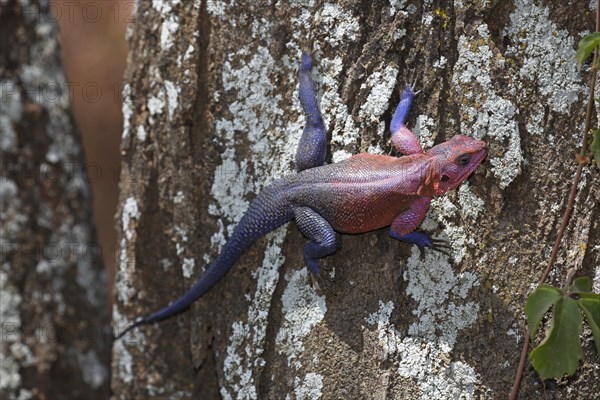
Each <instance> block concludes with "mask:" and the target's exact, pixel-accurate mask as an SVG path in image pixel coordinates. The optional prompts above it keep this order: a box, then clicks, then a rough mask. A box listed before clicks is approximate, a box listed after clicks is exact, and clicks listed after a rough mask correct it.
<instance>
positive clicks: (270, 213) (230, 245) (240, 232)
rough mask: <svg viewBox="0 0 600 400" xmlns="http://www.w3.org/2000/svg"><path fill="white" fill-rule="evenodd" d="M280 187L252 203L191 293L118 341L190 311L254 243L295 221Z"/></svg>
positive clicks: (131, 327)
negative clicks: (141, 329)
mask: <svg viewBox="0 0 600 400" xmlns="http://www.w3.org/2000/svg"><path fill="white" fill-rule="evenodd" d="M278 186H279V185H273V186H270V187H267V188H266V189H265V190H264V191H263V192H262V193H260V195H259V196H258V197H257V198H256V199H255V200H254V201H253V202H252V203H251V204H250V207H249V208H248V211H246V213H245V214H244V216H243V217H242V219H241V220H240V222H239V224H238V225H237V226H236V228H235V230H234V232H233V235H232V236H231V238H230V239H229V240H228V241H227V243H226V244H225V246H223V249H222V250H221V253H220V254H219V256H218V257H217V258H216V259H215V260H214V261H213V262H212V263H211V264H210V266H209V267H208V269H207V270H206V272H205V273H204V274H203V275H202V276H201V277H200V279H198V281H197V282H196V283H195V284H194V286H192V288H191V289H190V290H188V291H187V293H185V294H184V295H183V296H181V297H180V298H179V299H177V300H175V302H173V303H172V304H170V305H168V306H167V307H165V308H163V309H161V310H159V311H157V312H155V313H154V314H151V315H149V316H147V317H144V318H142V319H140V320H138V321H137V322H135V323H134V324H133V325H131V326H129V327H128V328H127V329H125V330H124V331H123V332H121V333H120V334H119V335H118V336H117V337H116V339H115V340H118V339H120V338H121V337H123V336H124V335H125V334H126V333H127V332H129V331H130V330H132V329H134V328H136V327H138V326H140V325H146V324H150V323H153V322H156V321H160V320H163V319H166V318H169V317H171V316H173V315H175V314H177V313H179V312H181V311H183V310H185V309H186V308H188V307H189V306H190V305H191V304H192V303H193V302H194V301H196V300H197V299H198V298H199V297H200V296H202V295H203V294H205V293H206V292H207V291H208V290H209V289H210V288H212V287H213V286H214V285H215V284H216V283H217V282H218V281H219V280H220V279H221V278H222V277H223V276H224V275H225V274H226V273H227V272H228V271H229V270H230V269H231V267H233V265H234V264H235V262H236V261H237V260H238V258H240V256H241V255H242V254H243V253H244V252H245V251H246V250H247V249H248V247H250V245H252V243H254V242H255V241H256V240H257V239H258V238H260V237H261V236H263V235H265V234H267V233H269V232H270V231H272V230H274V229H275V228H277V227H279V226H281V225H283V224H285V223H286V222H288V221H291V220H292V218H293V211H292V208H291V207H290V206H289V204H288V203H287V201H286V200H285V195H284V194H283V193H282V192H281V191H280V190H278Z"/></svg>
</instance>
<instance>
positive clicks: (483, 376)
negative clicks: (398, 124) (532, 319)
mask: <svg viewBox="0 0 600 400" xmlns="http://www.w3.org/2000/svg"><path fill="white" fill-rule="evenodd" d="M413 3H414V4H412V3H410V4H409V3H408V2H405V1H390V2H387V1H375V2H362V1H343V2H341V5H335V4H332V3H326V4H322V3H320V2H296V1H293V2H289V3H287V2H285V4H282V3H280V2H279V3H270V2H258V3H256V2H245V3H244V4H232V3H231V4H230V3H228V2H222V1H212V0H211V1H195V2H179V1H165V2H158V3H157V2H152V3H151V2H140V3H139V8H138V10H137V13H136V20H135V22H134V24H133V25H132V26H131V31H130V35H129V43H130V48H131V53H130V59H129V67H128V72H127V74H126V82H128V84H127V85H126V87H125V90H124V95H125V96H124V106H123V110H124V116H125V127H124V132H123V144H122V151H123V155H124V162H123V169H122V173H121V197H120V219H119V222H120V225H119V230H120V242H119V243H120V258H119V260H120V265H119V268H118V276H117V293H116V296H117V307H116V310H115V312H114V317H115V320H114V325H115V329H116V330H121V329H123V328H124V327H125V326H126V325H127V324H129V323H131V322H132V321H134V320H135V318H136V317H137V316H142V315H148V314H149V313H151V312H153V311H156V310H157V309H159V308H162V307H163V306H165V305H167V304H168V303H169V301H172V300H173V299H175V298H176V297H178V296H179V295H181V294H182V293H183V292H184V291H185V290H186V289H188V288H189V287H190V286H191V285H192V284H193V283H194V282H195V280H196V279H197V278H198V277H199V276H200V275H201V274H202V271H203V270H204V268H205V266H206V265H207V264H208V262H209V261H210V260H212V259H214V258H215V256H216V255H217V254H218V252H219V250H220V248H221V246H222V245H223V243H225V241H226V239H227V238H228V237H229V236H230V234H231V232H232V230H233V228H234V226H235V224H236V223H237V222H238V221H239V219H240V217H241V216H242V215H243V213H244V211H245V209H246V208H247V206H248V204H249V202H250V201H251V200H252V199H253V198H254V196H256V194H257V193H259V192H260V191H261V189H262V188H263V187H264V186H265V185H266V184H268V183H269V182H270V181H272V180H273V179H275V178H277V177H281V176H283V175H285V174H288V173H292V171H293V169H294V166H293V160H294V154H295V151H296V146H297V143H298V140H299V137H300V135H301V132H302V129H303V124H304V121H305V118H304V116H303V114H302V112H301V108H300V104H299V101H298V98H297V90H298V80H297V68H298V63H299V60H300V52H301V49H303V48H306V47H309V46H311V47H312V50H313V55H314V59H315V68H314V70H313V75H314V77H315V79H316V82H317V83H316V84H317V87H318V88H319V90H320V92H319V101H320V106H321V110H322V113H323V115H324V118H325V124H326V127H327V129H328V131H329V134H330V142H329V143H330V154H329V156H328V160H329V161H330V162H336V161H339V160H341V159H343V158H346V157H348V156H350V155H351V154H354V153H358V152H366V151H368V152H373V153H389V152H390V151H391V148H392V147H391V144H390V140H389V139H390V138H389V134H388V132H387V129H388V127H389V121H390V119H391V116H392V112H393V110H394V108H395V106H396V104H397V102H398V101H399V95H400V92H401V90H402V89H403V88H404V86H405V85H406V84H407V83H409V82H412V81H413V80H414V79H415V77H417V80H416V82H417V88H418V89H421V92H420V94H418V96H417V97H416V100H415V104H414V105H413V111H412V112H411V115H410V117H409V121H408V124H409V126H410V127H412V128H413V130H414V131H415V132H416V133H418V135H419V136H420V139H421V141H422V143H423V145H424V147H426V148H428V147H430V146H432V145H433V144H434V143H440V142H443V141H445V140H447V139H449V138H450V137H452V136H454V135H456V134H459V133H460V134H465V135H470V136H474V137H477V138H481V139H483V140H485V141H486V142H487V143H488V145H489V155H488V158H487V161H486V162H485V164H484V165H483V166H482V167H480V168H479V169H478V170H477V172H476V173H475V174H474V176H473V177H472V178H471V179H470V180H469V182H468V183H465V184H463V185H462V186H461V187H460V188H459V190H457V191H455V192H453V193H450V194H448V195H446V196H443V197H440V198H436V199H434V201H433V204H432V207H431V210H430V212H429V214H428V216H427V218H426V221H425V222H424V223H423V225H422V227H421V228H422V229H424V230H426V231H428V232H430V233H432V235H433V236H435V237H440V238H445V239H448V240H449V243H450V244H451V245H452V251H451V257H447V256H445V255H440V254H438V253H435V252H432V251H428V252H426V253H425V256H424V258H421V257H420V254H419V251H418V249H417V248H415V247H414V246H409V245H406V244H402V243H399V242H396V241H394V240H392V239H390V238H389V236H388V232H387V230H385V229H384V230H380V231H376V232H372V233H368V234H364V235H355V236H353V235H340V236H339V237H338V240H339V242H338V244H339V247H338V251H337V252H336V254H334V255H333V256H330V257H328V258H327V259H325V260H323V261H322V262H321V265H322V266H323V268H324V269H325V270H328V271H329V272H328V273H326V276H332V277H333V282H332V283H331V286H332V288H331V291H324V292H323V293H320V292H317V291H315V290H313V289H312V287H311V286H310V285H309V282H308V278H307V272H306V268H305V267H304V266H303V260H302V246H303V245H304V243H305V239H304V238H303V237H302V235H301V234H300V233H299V232H298V231H297V229H296V228H295V226H294V224H293V223H291V224H289V225H287V226H284V227H282V228H280V229H277V230H276V231H274V232H272V233H270V234H268V235H267V236H266V237H265V238H263V239H261V240H260V241H259V242H258V243H256V244H255V245H253V246H252V247H251V249H250V250H249V251H248V252H247V254H246V255H245V256H244V258H243V259H242V260H240V261H238V262H237V264H236V266H235V268H234V269H233V270H232V272H231V273H229V274H228V275H227V277H226V278H225V279H224V280H223V281H221V282H220V283H219V284H217V286H216V287H215V288H214V289H213V290H212V291H211V292H209V293H208V294H207V295H206V296H204V297H203V298H202V299H201V300H199V301H198V302H196V303H195V304H194V305H193V307H192V309H191V310H190V311H188V312H186V313H183V314H181V315H180V316H178V317H176V318H173V319H171V320H168V321H165V322H162V323H160V324H155V325H153V326H149V327H143V328H140V329H138V330H136V331H135V334H134V335H133V337H132V338H130V339H128V340H125V341H120V342H117V343H116V344H115V346H114V348H113V374H114V380H113V391H114V393H115V394H116V396H117V397H118V398H123V399H128V398H164V397H169V398H184V397H191V396H194V397H195V398H203V399H204V398H218V397H219V396H220V397H222V398H224V399H229V398H258V399H267V398H269V399H270V398H273V399H282V398H297V399H305V398H323V399H332V398H374V399H382V398H398V399H415V398H427V399H448V398H506V397H507V395H508V393H509V391H510V387H511V385H512V381H513V378H514V375H515V370H516V366H517V363H518V358H519V352H520V349H521V345H522V341H523V334H524V328H525V320H524V318H523V314H522V310H523V306H524V304H525V300H526V298H527V295H528V293H529V292H530V291H531V289H532V287H534V285H535V283H536V282H537V280H538V279H539V277H540V275H541V273H542V271H543V269H544V267H545V265H546V264H547V260H548V257H549V252H550V249H551V247H552V244H553V242H554V239H555V236H556V230H557V227H558V225H559V224H560V219H561V217H562V214H563V211H564V208H565V206H566V204H565V203H566V198H567V195H568V191H569V187H570V184H571V181H572V177H573V174H574V171H575V169H576V162H575V158H574V154H575V152H576V150H577V148H578V146H579V145H580V141H581V139H580V137H581V127H582V126H583V118H584V108H585V107H584V102H585V99H586V97H587V92H588V89H587V85H586V83H585V81H584V80H583V78H585V79H586V81H587V78H588V75H589V72H586V71H589V68H588V67H584V68H583V72H580V71H578V70H577V67H576V64H575V61H574V54H575V50H574V49H575V45H576V42H577V41H578V40H579V38H580V37H581V35H582V32H584V31H586V30H589V29H591V27H592V26H593V22H592V16H591V15H592V14H593V13H592V12H590V9H589V8H588V7H589V5H588V3H589V2H576V3H575V4H566V3H562V2H545V3H538V2H533V1H532V0H516V1H515V2H514V3H509V2H500V1H488V2H483V4H484V5H481V2H469V1H467V2H454V4H449V3H446V2H442V3H440V4H437V2H436V4H432V3H431V2H426V3H425V5H422V4H420V3H419V2H413ZM584 171H585V172H584V178H583V181H582V182H583V183H582V184H581V185H580V192H579V195H578V197H577V205H576V207H575V212H574V214H573V216H572V218H571V222H570V225H569V229H568V231H567V235H566V237H565V240H564V246H563V248H562V250H561V252H560V258H559V263H558V266H557V268H556V270H555V272H554V273H553V274H552V276H551V280H552V283H554V284H555V285H562V283H563V281H564V278H565V275H566V273H565V271H566V269H567V268H575V269H576V270H577V274H578V275H587V276H592V277H593V276H594V274H596V277H595V279H596V280H595V282H596V289H598V286H599V285H600V282H599V280H600V276H598V275H599V274H600V273H599V272H598V271H597V270H596V271H594V265H598V263H599V262H600V256H599V252H598V249H597V247H594V244H597V243H598V242H599V240H600V237H599V235H600V234H599V232H600V229H599V228H600V226H599V224H600V223H599V221H600V215H599V214H600V210H599V206H598V197H599V193H598V190H599V189H598V188H599V183H600V182H599V178H598V172H597V171H595V170H592V168H591V167H586V169H585V170H584ZM583 342H584V349H585V359H584V362H583V363H582V365H581V367H580V369H579V370H578V372H577V374H576V375H575V376H574V377H573V378H569V379H565V380H562V381H560V382H555V381H548V382H545V384H544V385H542V383H541V382H540V381H539V379H538V377H537V376H536V374H535V372H534V371H533V370H532V369H531V367H530V366H527V368H526V373H525V377H524V380H523V384H522V388H521V392H520V397H521V398H541V397H542V396H543V393H544V386H545V391H546V395H547V396H548V398H573V399H575V398H590V397H592V394H593V393H595V391H597V389H598V387H597V382H598V380H599V379H600V375H599V374H600V373H599V369H598V367H597V359H595V355H594V350H593V340H592V336H591V334H590V332H589V331H586V333H585V334H584V336H583Z"/></svg>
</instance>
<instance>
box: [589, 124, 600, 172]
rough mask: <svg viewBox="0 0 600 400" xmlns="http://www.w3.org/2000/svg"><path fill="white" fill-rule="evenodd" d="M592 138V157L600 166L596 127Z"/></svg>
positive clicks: (599, 138)
mask: <svg viewBox="0 0 600 400" xmlns="http://www.w3.org/2000/svg"><path fill="white" fill-rule="evenodd" d="M593 135H594V139H593V140H592V147H591V150H592V157H594V160H596V165H597V166H598V167H600V129H596V131H594V133H593Z"/></svg>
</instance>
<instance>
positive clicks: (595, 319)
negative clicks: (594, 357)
mask: <svg viewBox="0 0 600 400" xmlns="http://www.w3.org/2000/svg"><path fill="white" fill-rule="evenodd" d="M577 305H578V306H579V308H581V309H582V310H583V313H584V314H585V319H586V320H587V323H588V325H589V326H590V328H591V329H592V335H594V342H596V352H597V353H598V357H600V294H598V293H581V294H580V297H579V299H578V300H577Z"/></svg>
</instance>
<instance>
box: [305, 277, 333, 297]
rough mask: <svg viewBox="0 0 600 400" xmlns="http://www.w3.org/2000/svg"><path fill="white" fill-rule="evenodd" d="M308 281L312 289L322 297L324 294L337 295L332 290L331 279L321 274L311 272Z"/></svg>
mask: <svg viewBox="0 0 600 400" xmlns="http://www.w3.org/2000/svg"><path fill="white" fill-rule="evenodd" d="M310 281H311V284H312V287H313V288H314V289H315V290H316V291H317V292H319V293H320V294H322V295H324V294H326V293H331V294H333V295H334V296H337V294H338V293H337V292H336V291H335V290H333V279H328V278H326V277H325V275H324V274H321V273H317V274H313V273H312V272H311V273H310Z"/></svg>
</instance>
